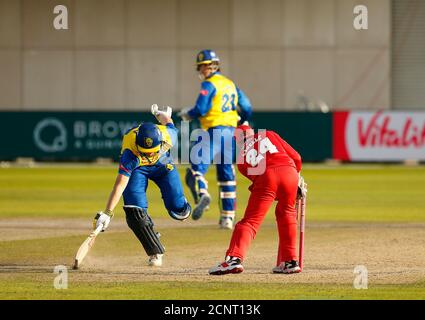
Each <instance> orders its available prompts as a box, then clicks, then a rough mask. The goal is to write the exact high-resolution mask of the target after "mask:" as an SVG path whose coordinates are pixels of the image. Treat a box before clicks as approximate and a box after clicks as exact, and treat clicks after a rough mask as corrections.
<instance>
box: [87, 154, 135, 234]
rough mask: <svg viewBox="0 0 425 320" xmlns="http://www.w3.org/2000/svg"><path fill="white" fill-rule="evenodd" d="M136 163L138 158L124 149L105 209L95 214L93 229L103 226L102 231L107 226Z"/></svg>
mask: <svg viewBox="0 0 425 320" xmlns="http://www.w3.org/2000/svg"><path fill="white" fill-rule="evenodd" d="M138 163H139V159H138V158H137V157H136V156H135V155H134V154H133V153H132V152H131V151H130V150H124V152H123V154H122V155H121V159H120V167H119V171H118V175H117V178H116V179H115V183H114V186H113V188H112V191H111V193H110V194H109V198H108V201H107V202H106V207H105V211H100V212H98V213H97V214H96V216H95V217H94V221H93V229H96V228H97V227H99V226H100V225H102V226H103V228H102V231H105V230H106V228H108V226H109V223H110V222H111V219H112V217H113V216H114V209H115V207H116V206H117V204H118V202H119V201H120V199H121V196H122V194H123V192H124V190H125V188H126V187H127V184H128V181H129V180H130V176H131V173H132V171H133V169H135V168H136V167H137V166H138Z"/></svg>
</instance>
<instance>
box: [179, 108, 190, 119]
mask: <svg viewBox="0 0 425 320" xmlns="http://www.w3.org/2000/svg"><path fill="white" fill-rule="evenodd" d="M189 110H190V109H189V108H185V109H182V110H181V111H179V112H178V113H177V116H179V117H180V118H182V120H184V121H190V120H192V118H191V117H190V116H189V114H188V112H189Z"/></svg>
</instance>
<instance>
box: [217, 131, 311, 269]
mask: <svg viewBox="0 0 425 320" xmlns="http://www.w3.org/2000/svg"><path fill="white" fill-rule="evenodd" d="M238 135H239V137H238ZM236 139H237V141H238V146H241V150H240V153H239V156H238V162H237V163H238V169H239V171H240V172H241V173H242V174H243V175H244V176H246V177H247V178H248V179H250V180H251V181H252V184H251V186H250V187H249V190H250V191H251V195H250V197H249V200H248V206H247V208H246V210H245V215H244V217H243V219H242V220H240V221H239V222H238V223H237V224H236V226H235V229H234V231H233V234H232V238H231V241H230V245H229V248H228V249H227V252H226V258H225V261H224V262H223V263H220V264H219V265H217V266H215V267H213V268H211V269H210V270H209V273H210V274H212V275H222V274H228V273H240V272H243V270H244V268H243V266H242V262H243V260H244V258H245V256H246V253H247V250H248V247H249V245H250V243H251V241H252V240H253V239H254V238H255V235H256V233H257V231H258V229H259V227H260V225H261V223H262V221H263V220H264V217H265V215H266V213H267V211H268V210H269V209H270V207H271V205H272V204H273V202H274V201H275V200H277V206H276V211H275V215H276V223H277V230H278V234H279V247H278V254H277V263H276V267H275V268H273V273H285V274H289V273H298V272H300V271H301V269H300V267H299V264H298V257H297V252H296V244H297V217H296V209H295V203H296V199H297V196H302V195H303V194H304V195H305V192H306V191H307V190H306V186H305V184H304V180H303V179H302V178H299V177H301V176H300V174H299V173H300V171H301V156H300V155H299V154H298V152H297V151H295V150H294V149H293V148H292V147H291V146H290V145H289V144H288V143H287V142H286V141H285V140H283V139H282V138H281V137H280V136H279V135H278V134H277V133H275V132H273V131H270V130H264V131H260V132H258V133H256V134H254V131H253V129H252V128H250V127H249V126H248V125H242V126H239V127H238V129H237V130H236ZM297 194H298V195H297Z"/></svg>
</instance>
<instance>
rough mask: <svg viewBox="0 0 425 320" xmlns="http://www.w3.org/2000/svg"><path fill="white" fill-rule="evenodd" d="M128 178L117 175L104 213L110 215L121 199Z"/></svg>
mask: <svg viewBox="0 0 425 320" xmlns="http://www.w3.org/2000/svg"><path fill="white" fill-rule="evenodd" d="M129 180H130V178H129V177H127V176H125V175H122V174H120V173H119V174H118V175H117V178H116V179H115V183H114V187H113V188H112V191H111V194H110V195H109V198H108V202H107V203H106V209H105V213H106V214H107V213H112V212H113V211H114V209H115V207H116V206H117V204H118V202H119V201H120V199H121V196H122V194H123V192H124V190H125V188H126V187H127V184H128V181H129Z"/></svg>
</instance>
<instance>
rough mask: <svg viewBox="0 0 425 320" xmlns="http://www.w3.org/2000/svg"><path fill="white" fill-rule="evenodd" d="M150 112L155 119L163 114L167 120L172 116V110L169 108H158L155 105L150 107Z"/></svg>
mask: <svg viewBox="0 0 425 320" xmlns="http://www.w3.org/2000/svg"><path fill="white" fill-rule="evenodd" d="M151 112H152V114H153V115H154V116H155V117H158V116H159V115H161V114H163V115H165V116H167V117H168V118H171V115H172V114H173V109H172V108H171V107H169V106H166V107H162V108H160V107H158V105H157V104H153V105H152V106H151Z"/></svg>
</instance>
